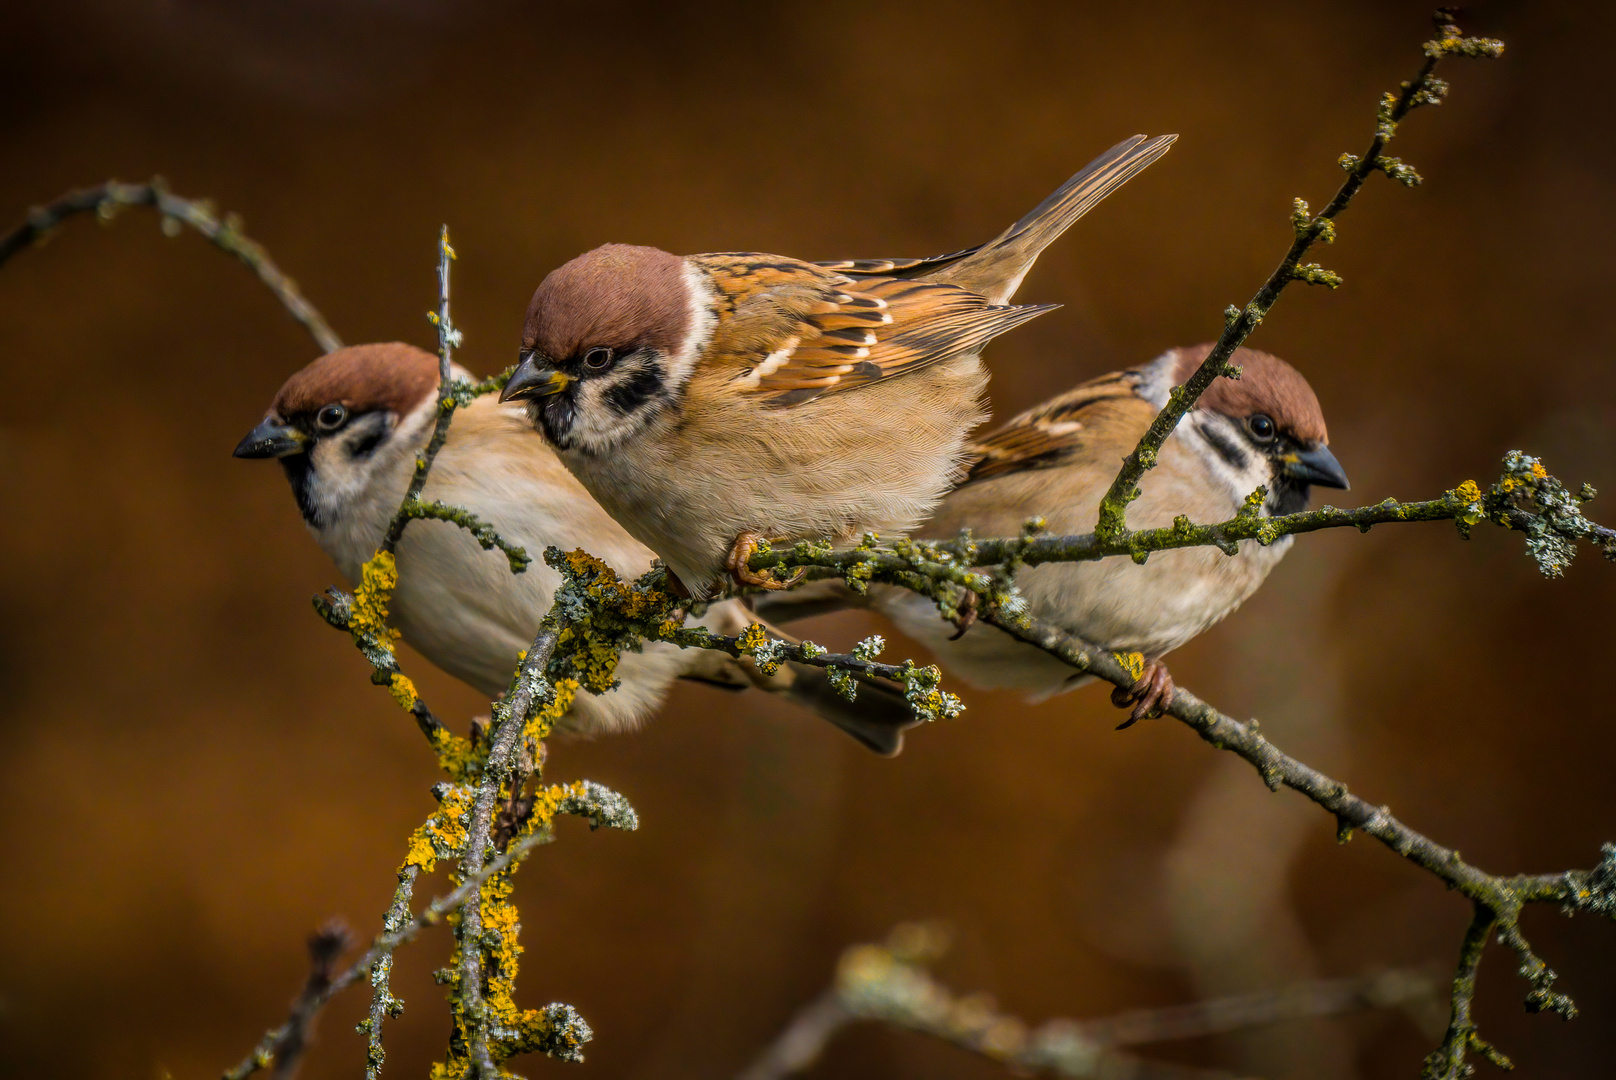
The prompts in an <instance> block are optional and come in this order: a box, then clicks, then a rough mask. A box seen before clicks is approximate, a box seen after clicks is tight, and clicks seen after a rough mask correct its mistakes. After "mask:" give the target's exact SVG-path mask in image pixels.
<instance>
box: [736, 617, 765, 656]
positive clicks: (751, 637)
mask: <svg viewBox="0 0 1616 1080" xmlns="http://www.w3.org/2000/svg"><path fill="white" fill-rule="evenodd" d="M768 643H769V635H768V633H767V631H765V630H764V629H763V624H762V623H753V624H752V625H750V626H748V627H747V628H746V629H745V630H742V631H741V632H740V635H739V636H738V637H737V638H736V639H735V645H736V647H737V648H739V649H740V650H741V652H743V653H746V654H747V655H748V656H750V655H751V654H752V653H755V652H757V651H758V650H759V649H761V648H763V646H765V645H767V644H768Z"/></svg>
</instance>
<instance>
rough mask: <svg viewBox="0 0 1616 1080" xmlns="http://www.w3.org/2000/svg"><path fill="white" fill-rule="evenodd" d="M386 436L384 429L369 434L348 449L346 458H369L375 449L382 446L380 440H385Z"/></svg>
mask: <svg viewBox="0 0 1616 1080" xmlns="http://www.w3.org/2000/svg"><path fill="white" fill-rule="evenodd" d="M386 436H387V432H386V430H385V429H383V430H380V431H373V432H371V433H370V434H369V435H366V436H365V437H364V438H363V439H360V440H359V441H358V442H356V443H354V444H353V445H352V446H350V447H349V448H348V456H349V457H355V458H367V457H369V456H370V455H371V454H373V453H375V451H376V447H378V446H380V445H381V444H382V439H384V438H386Z"/></svg>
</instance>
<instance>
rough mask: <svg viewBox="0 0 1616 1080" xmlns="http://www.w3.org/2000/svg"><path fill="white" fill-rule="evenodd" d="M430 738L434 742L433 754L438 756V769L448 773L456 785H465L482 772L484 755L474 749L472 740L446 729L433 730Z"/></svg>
mask: <svg viewBox="0 0 1616 1080" xmlns="http://www.w3.org/2000/svg"><path fill="white" fill-rule="evenodd" d="M428 738H429V739H431V741H432V750H433V752H434V753H436V754H437V755H438V767H439V768H440V769H442V770H443V771H444V772H446V773H448V774H449V778H450V779H451V780H453V781H455V783H457V784H458V783H465V781H466V780H468V779H469V778H470V777H472V776H473V775H475V774H476V773H478V772H480V771H481V769H482V764H483V755H482V754H480V753H478V752H477V750H476V749H475V748H473V747H472V745H471V740H470V739H467V738H464V737H463V736H460V735H456V734H455V733H454V732H452V731H450V730H449V729H448V728H444V727H440V728H433V729H432V734H431V735H429V736H428Z"/></svg>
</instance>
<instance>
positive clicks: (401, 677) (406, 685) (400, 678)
mask: <svg viewBox="0 0 1616 1080" xmlns="http://www.w3.org/2000/svg"><path fill="white" fill-rule="evenodd" d="M387 688H388V690H389V691H390V692H391V693H392V695H393V700H394V701H396V702H398V707H399V708H401V709H403V710H404V711H405V712H409V711H410V710H411V709H413V708H414V707H415V703H416V702H417V701H419V700H420V698H421V695H420V694H417V693H416V692H415V684H414V683H413V682H411V681H410V677H409V676H408V675H405V674H404V673H403V672H402V671H395V672H394V673H393V678H392V680H391V681H390V682H389V683H388V684H387Z"/></svg>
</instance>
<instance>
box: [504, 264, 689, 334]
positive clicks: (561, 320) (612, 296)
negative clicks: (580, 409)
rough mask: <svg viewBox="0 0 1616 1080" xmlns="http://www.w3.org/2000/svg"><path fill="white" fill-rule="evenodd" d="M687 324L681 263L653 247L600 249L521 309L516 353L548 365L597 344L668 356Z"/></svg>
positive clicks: (553, 277)
mask: <svg viewBox="0 0 1616 1080" xmlns="http://www.w3.org/2000/svg"><path fill="white" fill-rule="evenodd" d="M690 322H691V313H690V287H689V285H687V284H686V281H685V261H684V260H683V259H681V258H680V257H679V256H677V255H670V254H668V253H667V252H666V251H661V250H659V249H657V248H653V247H639V246H636V245H634V244H604V245H602V246H600V247H598V248H596V249H595V250H593V251H586V252H584V253H583V254H582V255H579V256H578V257H577V258H575V259H573V260H572V261H571V262H568V263H565V264H563V265H561V266H558V267H557V268H556V269H554V270H552V271H550V274H549V276H548V277H546V278H545V279H544V280H543V281H542V282H540V284H539V287H538V289H537V290H536V291H535V292H534V293H533V299H532V301H531V302H530V303H529V304H528V306H527V321H526V323H525V324H524V325H523V327H522V348H523V349H533V350H535V351H537V352H538V353H540V354H541V355H543V356H545V357H547V358H549V359H550V360H552V361H560V360H566V359H568V358H569V357H573V356H576V355H578V354H579V353H580V352H582V351H584V350H586V349H589V348H592V347H594V346H597V345H603V346H606V347H607V348H611V349H616V350H619V351H625V350H632V349H640V348H647V347H649V348H654V349H657V350H659V351H661V352H662V353H664V354H666V355H670V356H671V355H672V354H674V353H676V352H678V350H679V348H680V347H681V346H682V345H683V344H684V339H685V337H686V335H687V334H688V332H689V328H690Z"/></svg>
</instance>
